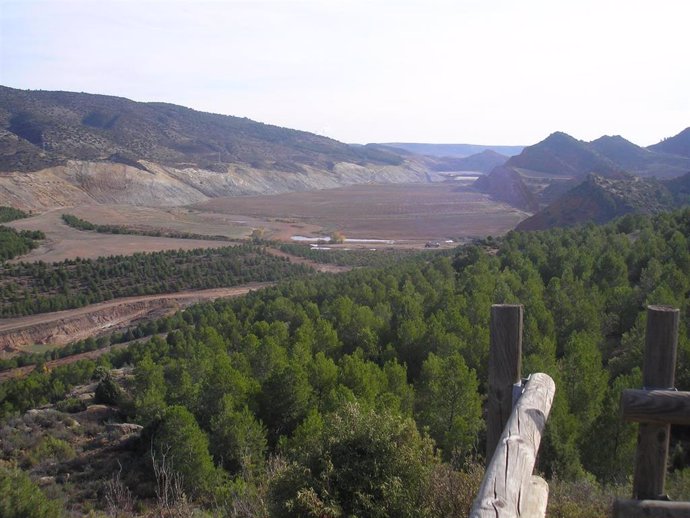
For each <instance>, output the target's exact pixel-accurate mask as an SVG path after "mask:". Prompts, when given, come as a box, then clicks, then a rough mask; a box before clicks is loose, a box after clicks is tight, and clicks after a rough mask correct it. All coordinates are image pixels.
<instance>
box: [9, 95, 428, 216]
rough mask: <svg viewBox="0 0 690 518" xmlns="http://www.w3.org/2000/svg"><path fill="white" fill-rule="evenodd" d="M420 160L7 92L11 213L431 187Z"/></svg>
mask: <svg viewBox="0 0 690 518" xmlns="http://www.w3.org/2000/svg"><path fill="white" fill-rule="evenodd" d="M425 172H426V169H425V167H424V166H423V165H422V164H421V162H419V161H416V160H415V159H414V158H413V157H412V158H410V157H403V156H401V155H400V154H398V153H397V152H396V151H395V150H386V149H381V148H379V147H376V146H350V145H347V144H344V143H342V142H338V141H336V140H333V139H329V138H326V137H322V136H319V135H314V134H312V133H307V132H303V131H296V130H291V129H287V128H280V127H277V126H270V125H267V124H261V123H258V122H254V121H251V120H249V119H244V118H238V117H231V116H226V115H218V114H212V113H204V112H198V111H195V110H191V109H189V108H184V107H182V106H175V105H171V104H164V103H138V102H134V101H130V100H128V99H123V98H118V97H111V96H104V95H91V94H83V93H72V92H44V91H25V90H16V89H13V88H7V87H3V86H0V204H3V205H11V206H14V207H21V208H25V209H32V210H45V209H48V208H53V207H60V206H69V205H78V204H81V203H121V204H122V203H124V204H131V205H145V206H175V205H185V204H190V203H198V202H201V201H203V200H205V199H208V198H214V197H218V196H235V195H240V194H266V193H280V192H287V191H301V190H313V189H325V188H332V187H338V186H341V185H350V184H355V183H365V182H380V183H387V182H422V181H425V180H426V175H425Z"/></svg>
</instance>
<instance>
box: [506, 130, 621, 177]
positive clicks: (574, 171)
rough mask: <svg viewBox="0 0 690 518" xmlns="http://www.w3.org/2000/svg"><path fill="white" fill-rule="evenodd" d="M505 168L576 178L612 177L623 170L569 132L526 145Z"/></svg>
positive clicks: (552, 135) (557, 133) (559, 133)
mask: <svg viewBox="0 0 690 518" xmlns="http://www.w3.org/2000/svg"><path fill="white" fill-rule="evenodd" d="M506 165H507V166H508V167H514V168H517V169H524V170H527V171H535V172H539V173H546V174H549V175H553V176H571V177H578V176H582V177H584V176H585V175H587V174H589V173H597V174H601V175H604V176H615V175H618V174H620V173H622V172H623V169H622V168H621V167H620V166H618V165H616V164H615V163H614V162H612V161H611V160H609V159H608V158H606V157H604V156H602V155H600V154H599V153H597V152H596V151H595V150H594V149H592V147H591V146H590V145H589V144H588V143H587V142H583V141H581V140H577V139H575V138H573V137H571V136H570V135H567V134H566V133H562V132H556V133H552V134H551V135H549V136H548V137H547V138H546V139H544V140H542V141H541V142H539V143H538V144H534V145H533V146H528V147H526V148H525V149H523V150H522V153H520V154H519V155H517V156H514V157H511V158H510V160H508V162H506Z"/></svg>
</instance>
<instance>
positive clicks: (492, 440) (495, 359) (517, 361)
mask: <svg viewBox="0 0 690 518" xmlns="http://www.w3.org/2000/svg"><path fill="white" fill-rule="evenodd" d="M523 312H524V309H523V306H522V304H494V305H493V306H491V329H490V333H491V342H490V347H489V390H488V394H487V405H486V407H487V410H486V411H487V415H486V464H487V465H488V464H489V462H491V457H492V456H493V454H494V450H495V449H496V445H497V444H498V440H499V438H500V437H501V434H502V433H503V428H504V427H505V425H506V422H507V421H508V418H509V417H510V412H511V410H512V409H513V385H514V384H515V383H518V382H520V376H521V366H522V315H523Z"/></svg>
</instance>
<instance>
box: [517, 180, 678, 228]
mask: <svg viewBox="0 0 690 518" xmlns="http://www.w3.org/2000/svg"><path fill="white" fill-rule="evenodd" d="M672 181H673V182H676V183H678V182H681V183H682V185H683V186H687V187H686V189H685V192H690V174H688V175H685V176H684V177H682V178H679V179H676V180H672ZM669 186H670V185H669V184H668V183H666V184H665V183H663V182H661V181H658V180H656V179H654V178H652V179H647V178H640V177H638V176H633V175H625V176H624V177H618V178H605V177H603V176H599V175H595V174H590V175H588V176H587V178H586V179H585V181H584V182H582V183H581V184H580V185H578V186H577V187H575V188H574V189H571V190H570V191H568V192H567V193H566V194H564V195H563V196H561V197H560V198H558V199H557V200H556V201H554V202H553V203H551V204H550V205H549V206H548V207H546V208H545V209H543V210H542V211H540V212H538V213H537V214H535V215H534V216H532V217H530V218H527V219H526V220H524V221H523V222H521V223H520V224H519V225H518V226H517V230H545V229H548V228H553V227H569V226H574V225H579V224H583V223H588V222H592V223H598V224H600V223H605V222H607V221H610V220H612V219H614V218H617V217H619V216H623V215H625V214H628V213H633V212H634V213H643V214H654V213H658V212H663V211H667V210H669V209H671V208H672V207H674V206H677V205H679V204H682V200H681V199H680V197H679V196H674V194H672V191H671V190H670V189H669Z"/></svg>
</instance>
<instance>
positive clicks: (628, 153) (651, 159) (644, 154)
mask: <svg viewBox="0 0 690 518" xmlns="http://www.w3.org/2000/svg"><path fill="white" fill-rule="evenodd" d="M688 135H689V136H690V133H689V134H688ZM589 145H590V147H591V148H593V149H594V150H596V151H597V152H598V153H599V154H600V155H602V156H603V157H606V158H608V159H609V160H611V161H612V162H614V163H615V164H617V165H618V166H620V167H621V168H623V169H624V170H625V171H626V172H628V173H632V174H636V175H640V176H656V177H658V178H668V177H673V176H679V175H683V174H685V173H687V172H689V171H690V158H689V157H682V156H677V155H672V154H668V153H666V152H663V151H662V150H654V149H652V148H643V147H640V146H637V145H635V144H633V143H632V142H630V141H628V140H625V139H624V138H623V137H621V136H620V135H615V136H612V137H610V136H604V137H600V138H598V139H597V140H594V141H592V142H590V144H589Z"/></svg>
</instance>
